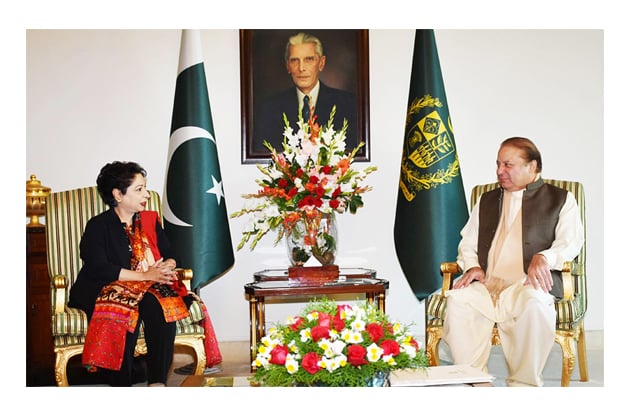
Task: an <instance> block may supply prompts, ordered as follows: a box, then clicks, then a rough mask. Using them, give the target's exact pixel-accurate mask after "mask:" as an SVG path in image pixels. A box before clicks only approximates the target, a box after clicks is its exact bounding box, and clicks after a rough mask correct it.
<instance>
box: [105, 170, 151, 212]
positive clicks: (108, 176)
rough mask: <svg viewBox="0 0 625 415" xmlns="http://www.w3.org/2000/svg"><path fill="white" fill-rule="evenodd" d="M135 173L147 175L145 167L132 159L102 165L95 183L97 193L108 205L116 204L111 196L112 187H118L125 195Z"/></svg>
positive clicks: (113, 205)
mask: <svg viewBox="0 0 625 415" xmlns="http://www.w3.org/2000/svg"><path fill="white" fill-rule="evenodd" d="M137 174H141V175H142V176H143V177H145V176H147V173H146V171H145V169H144V168H143V167H141V166H140V165H138V164H137V163H135V162H132V161H114V162H112V163H108V164H107V165H105V166H104V167H102V169H101V170H100V174H98V178H97V180H96V183H97V185H98V193H100V197H101V198H102V200H104V203H106V204H107V205H109V206H110V207H115V206H117V201H116V200H115V198H114V197H113V189H119V190H120V191H121V192H122V194H123V195H125V194H126V190H128V186H130V185H131V184H132V182H133V180H134V179H135V176H136V175H137Z"/></svg>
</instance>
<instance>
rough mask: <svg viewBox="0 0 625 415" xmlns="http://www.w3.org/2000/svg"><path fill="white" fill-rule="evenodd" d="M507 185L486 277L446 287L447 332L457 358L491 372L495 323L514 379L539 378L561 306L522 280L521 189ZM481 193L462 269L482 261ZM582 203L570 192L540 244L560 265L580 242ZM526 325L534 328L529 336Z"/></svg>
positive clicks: (532, 381) (461, 252) (461, 255)
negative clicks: (548, 238) (550, 236)
mask: <svg viewBox="0 0 625 415" xmlns="http://www.w3.org/2000/svg"><path fill="white" fill-rule="evenodd" d="M524 191H525V190H519V191H515V192H508V191H505V192H504V201H503V208H502V215H501V219H500V222H499V225H498V227H497V231H496V233H495V236H494V240H493V244H492V246H491V249H490V252H489V254H488V264H489V266H488V269H487V271H486V282H485V283H480V282H474V283H472V284H470V285H469V286H468V287H466V288H461V289H455V290H450V291H448V292H447V313H446V317H445V321H444V326H443V340H445V341H446V342H447V344H448V345H449V347H450V351H451V353H452V358H453V360H454V363H455V364H471V365H472V366H474V367H477V368H480V369H482V370H483V371H484V372H488V368H487V365H488V358H489V356H490V350H491V332H492V329H493V325H494V324H495V323H496V324H497V327H498V330H499V336H500V339H501V346H502V349H503V353H504V356H505V359H506V363H507V366H508V379H507V382H508V384H509V385H511V386H512V385H518V384H520V385H534V386H542V385H543V379H542V371H543V368H544V366H545V363H546V361H547V357H548V356H549V353H550V351H551V348H552V347H553V343H554V339H555V320H556V311H555V308H554V298H553V296H552V295H551V294H549V293H546V292H544V291H542V290H540V289H535V288H534V287H533V286H532V285H531V284H529V285H523V283H524V282H525V279H526V278H527V274H525V272H524V269H523V248H522V227H521V225H522V223H521V221H522V219H521V217H522V215H521V214H520V210H521V204H522V198H523V192H524ZM479 205H480V201H479V200H478V201H477V203H476V204H475V207H474V208H473V212H472V213H471V217H470V218H469V222H468V223H467V225H466V226H465V227H464V229H463V230H462V232H461V235H462V240H461V242H460V245H459V247H458V264H459V265H460V267H461V268H462V269H463V270H468V269H470V268H472V267H475V266H478V267H479V262H478V257H477V241H478V226H479V223H478V222H479ZM583 236H584V235H583V227H582V224H581V220H580V216H579V208H578V207H577V204H576V202H575V199H574V197H573V195H572V194H571V193H569V194H568V195H567V199H566V202H565V204H564V206H563V207H562V210H561V212H560V216H559V223H558V226H557V227H556V239H555V241H554V243H553V244H552V246H551V248H550V249H548V250H546V251H542V252H540V254H543V255H544V256H545V258H546V259H547V262H548V263H549V266H550V268H551V269H557V270H560V269H561V267H562V264H563V262H564V261H565V260H571V259H572V258H574V257H575V256H576V255H577V253H578V252H579V249H580V248H581V245H582V243H583ZM526 333H532V335H531V336H527V335H526Z"/></svg>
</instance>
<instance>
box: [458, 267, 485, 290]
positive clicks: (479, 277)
mask: <svg viewBox="0 0 625 415" xmlns="http://www.w3.org/2000/svg"><path fill="white" fill-rule="evenodd" d="M484 277H485V274H484V270H483V269H482V268H480V267H473V268H469V269H468V270H467V271H466V272H465V273H464V274H462V276H461V277H460V278H458V279H457V280H456V281H454V286H453V288H454V289H457V288H464V287H468V286H469V284H471V283H472V282H473V281H480V282H484Z"/></svg>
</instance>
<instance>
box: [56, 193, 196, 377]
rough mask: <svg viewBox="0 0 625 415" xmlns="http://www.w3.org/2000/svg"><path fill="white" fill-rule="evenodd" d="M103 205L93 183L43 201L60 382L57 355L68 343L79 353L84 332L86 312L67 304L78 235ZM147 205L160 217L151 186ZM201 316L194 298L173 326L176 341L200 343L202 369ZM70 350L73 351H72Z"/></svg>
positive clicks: (158, 202) (74, 275) (76, 264)
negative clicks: (183, 315)
mask: <svg viewBox="0 0 625 415" xmlns="http://www.w3.org/2000/svg"><path fill="white" fill-rule="evenodd" d="M106 209H107V206H106V205H105V204H104V202H103V201H102V198H101V197H100V195H99V194H98V190H97V187H95V186H92V187H85V188H81V189H73V190H68V191H62V192H55V193H51V194H50V195H49V196H48V199H47V201H46V242H47V258H48V272H49V274H50V278H51V284H50V289H51V305H50V306H51V309H50V311H51V315H52V320H51V325H52V336H53V337H54V345H55V352H56V353H57V368H56V377H57V384H59V385H63V384H66V383H67V379H66V374H65V367H62V368H60V367H58V366H59V359H60V358H59V355H62V353H64V350H65V348H68V347H70V346H74V347H79V349H75V350H79V351H80V353H82V344H83V343H84V340H85V335H86V333H87V315H86V314H85V313H84V312H83V311H82V310H78V309H75V308H70V307H68V306H67V301H68V299H69V291H70V288H71V287H72V284H73V283H74V282H75V281H76V278H77V276H78V272H79V271H80V268H81V267H82V260H81V259H80V249H79V244H80V239H81V237H82V233H83V230H84V228H85V226H86V224H87V222H88V221H89V219H90V218H92V217H93V216H95V215H98V214H99V213H101V212H103V211H105V210H106ZM147 209H148V210H154V211H157V212H158V213H159V215H160V216H161V218H162V210H161V200H160V196H159V194H158V193H157V192H155V191H153V190H150V200H149V201H148V205H147ZM202 318H203V314H202V308H201V305H200V304H199V303H198V302H194V303H193V304H192V306H191V309H190V316H189V317H188V318H185V319H183V320H180V321H178V322H176V328H177V342H178V340H179V337H180V336H193V337H194V338H195V339H197V340H198V341H199V342H200V343H199V346H197V347H202V350H196V355H197V357H198V365H199V364H200V363H201V365H202V368H201V371H202V372H203V370H204V364H205V354H204V350H203V344H201V340H202V338H203V337H204V330H203V329H202V325H201V324H198V322H199V321H200V320H201V319H202ZM140 330H141V331H140V339H142V338H143V327H142V326H141V327H140ZM194 341H195V340H189V339H187V338H185V339H183V340H182V343H183V344H185V345H188V346H191V347H194V348H196V347H195V345H192V343H193V342H194ZM72 354H75V352H74V351H72ZM60 360H64V359H63V358H61V359H60ZM202 362H203V363H202ZM65 363H66V362H65ZM63 386H64V385H63Z"/></svg>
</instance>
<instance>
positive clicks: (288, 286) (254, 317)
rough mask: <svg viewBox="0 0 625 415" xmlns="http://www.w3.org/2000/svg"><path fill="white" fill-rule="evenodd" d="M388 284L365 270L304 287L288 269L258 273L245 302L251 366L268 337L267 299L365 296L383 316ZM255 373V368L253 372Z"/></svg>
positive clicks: (348, 271) (346, 271) (343, 272)
mask: <svg viewBox="0 0 625 415" xmlns="http://www.w3.org/2000/svg"><path fill="white" fill-rule="evenodd" d="M388 286H389V283H388V281H387V280H382V279H378V278H376V272H375V271H374V270H371V269H364V268H344V269H340V270H339V278H338V279H337V280H334V281H329V282H326V283H304V282H301V281H297V282H295V281H292V280H289V278H288V270H286V269H269V270H263V271H259V272H256V273H255V274H254V282H251V283H248V284H245V286H244V289H245V298H246V299H247V301H249V307H250V363H253V362H254V360H255V359H256V347H257V345H258V342H259V341H260V339H262V338H263V336H264V335H265V304H266V302H265V301H266V298H268V297H272V298H283V299H297V300H299V299H300V298H306V299H308V298H311V297H319V296H324V295H337V294H365V296H366V298H367V301H368V302H369V303H371V304H375V305H376V306H377V307H378V308H379V309H380V310H381V311H382V312H384V308H385V295H386V290H387V289H388ZM253 370H254V368H253V366H252V371H253Z"/></svg>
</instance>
